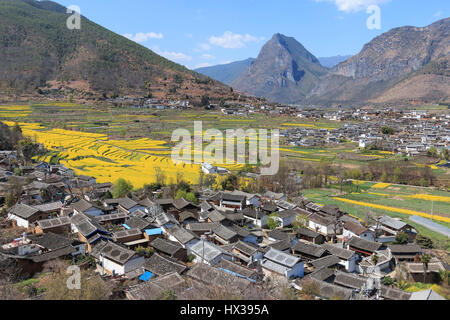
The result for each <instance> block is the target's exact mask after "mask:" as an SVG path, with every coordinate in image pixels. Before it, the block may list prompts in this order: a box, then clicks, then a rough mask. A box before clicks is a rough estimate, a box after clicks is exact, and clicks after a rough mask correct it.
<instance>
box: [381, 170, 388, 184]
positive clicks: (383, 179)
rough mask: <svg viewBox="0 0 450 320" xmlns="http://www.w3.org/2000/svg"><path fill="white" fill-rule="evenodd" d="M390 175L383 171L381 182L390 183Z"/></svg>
mask: <svg viewBox="0 0 450 320" xmlns="http://www.w3.org/2000/svg"><path fill="white" fill-rule="evenodd" d="M388 180H389V179H388V175H387V173H386V171H383V174H382V175H381V181H382V182H388Z"/></svg>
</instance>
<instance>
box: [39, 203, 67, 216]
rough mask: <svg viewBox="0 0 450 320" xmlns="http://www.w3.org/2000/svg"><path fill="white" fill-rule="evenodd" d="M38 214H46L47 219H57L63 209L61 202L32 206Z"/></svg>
mask: <svg viewBox="0 0 450 320" xmlns="http://www.w3.org/2000/svg"><path fill="white" fill-rule="evenodd" d="M34 207H35V208H36V209H38V210H39V211H40V212H44V213H46V214H47V215H48V216H49V217H57V216H59V214H60V213H61V209H62V208H63V204H62V202H61V201H56V202H50V203H44V204H40V205H37V206H34Z"/></svg>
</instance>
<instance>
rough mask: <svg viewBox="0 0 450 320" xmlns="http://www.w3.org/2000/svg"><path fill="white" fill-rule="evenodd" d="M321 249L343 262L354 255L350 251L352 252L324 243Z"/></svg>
mask: <svg viewBox="0 0 450 320" xmlns="http://www.w3.org/2000/svg"><path fill="white" fill-rule="evenodd" d="M322 247H324V248H325V249H326V250H327V251H328V252H329V253H331V254H333V255H335V256H337V257H339V258H340V259H344V260H348V259H350V258H351V257H352V256H353V255H355V252H354V251H352V250H347V249H344V248H339V247H336V246H334V245H332V244H329V243H324V244H323V245H322Z"/></svg>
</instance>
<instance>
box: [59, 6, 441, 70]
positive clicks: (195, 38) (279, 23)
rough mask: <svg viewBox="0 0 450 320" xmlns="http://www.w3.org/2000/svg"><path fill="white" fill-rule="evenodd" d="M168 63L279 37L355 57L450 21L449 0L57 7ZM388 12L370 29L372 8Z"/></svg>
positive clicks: (233, 54)
mask: <svg viewBox="0 0 450 320" xmlns="http://www.w3.org/2000/svg"><path fill="white" fill-rule="evenodd" d="M56 1H57V2H59V3H61V4H63V5H65V6H70V5H77V6H79V7H80V9H81V14H83V15H84V16H86V17H87V18H89V19H90V20H92V21H94V22H96V23H98V24H100V25H102V26H104V27H106V28H108V29H110V30H112V31H114V32H116V33H118V34H121V35H126V36H127V37H129V38H131V39H133V40H135V41H136V42H139V43H140V44H142V45H144V46H146V47H148V48H150V49H152V50H153V51H155V52H157V53H158V54H160V55H163V56H165V57H166V58H168V59H170V60H173V61H175V62H178V63H180V64H183V65H185V66H187V67H188V68H191V69H193V68H196V67H199V66H208V65H215V64H221V63H227V62H231V61H237V60H243V59H246V58H248V57H256V56H257V55H258V53H259V50H260V49H261V47H262V46H263V45H264V43H265V42H266V41H268V40H269V39H270V38H271V37H272V35H273V34H274V33H277V32H279V33H282V34H285V35H287V36H292V37H294V38H296V39H297V40H298V41H299V42H301V43H302V44H303V45H304V46H305V47H306V48H307V49H308V50H309V51H311V52H312V53H313V54H314V55H316V56H317V57H328V56H334V55H339V54H340V55H345V54H356V53H358V52H359V51H360V50H361V48H362V46H363V45H364V44H365V43H367V42H369V41H370V40H371V39H373V38H374V37H376V36H377V35H379V34H381V33H383V32H386V31H388V30H390V29H392V28H395V27H400V26H404V25H413V26H418V27H423V26H426V25H429V24H430V23H433V22H434V21H437V20H439V19H442V18H446V17H448V16H449V15H450V1H449V0H129V1H124V0H56ZM370 5H378V6H379V8H380V9H381V11H380V17H381V29H379V30H377V29H369V28H368V27H367V24H366V22H367V20H368V18H369V17H370V16H371V14H368V13H367V11H366V10H367V7H368V6H370Z"/></svg>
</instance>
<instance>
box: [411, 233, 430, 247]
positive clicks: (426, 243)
mask: <svg viewBox="0 0 450 320" xmlns="http://www.w3.org/2000/svg"><path fill="white" fill-rule="evenodd" d="M415 243H416V244H417V245H418V246H420V247H421V248H425V249H433V248H434V243H433V240H431V238H430V237H427V236H424V235H422V234H420V233H419V234H418V235H417V237H416V239H415Z"/></svg>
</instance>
